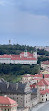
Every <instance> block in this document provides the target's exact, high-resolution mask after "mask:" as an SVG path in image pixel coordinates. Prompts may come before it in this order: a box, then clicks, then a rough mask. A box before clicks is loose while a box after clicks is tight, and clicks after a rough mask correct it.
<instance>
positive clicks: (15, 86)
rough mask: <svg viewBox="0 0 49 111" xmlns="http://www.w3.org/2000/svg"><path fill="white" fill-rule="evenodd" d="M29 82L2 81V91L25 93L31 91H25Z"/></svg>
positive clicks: (0, 83) (0, 89)
mask: <svg viewBox="0 0 49 111" xmlns="http://www.w3.org/2000/svg"><path fill="white" fill-rule="evenodd" d="M26 84H27V83H24V84H22V83H21V82H20V83H10V82H6V81H0V93H5V94H8V93H11V94H24V93H30V91H27V92H25V90H24V89H25V87H26Z"/></svg>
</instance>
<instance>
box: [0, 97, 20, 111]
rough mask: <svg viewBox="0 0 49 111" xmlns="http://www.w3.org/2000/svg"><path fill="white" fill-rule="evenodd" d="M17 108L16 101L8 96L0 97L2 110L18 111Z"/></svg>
mask: <svg viewBox="0 0 49 111" xmlns="http://www.w3.org/2000/svg"><path fill="white" fill-rule="evenodd" d="M17 106H18V104H17V103H16V101H14V100H12V99H10V98H9V97H7V96H0V109H1V110H2V111H17Z"/></svg>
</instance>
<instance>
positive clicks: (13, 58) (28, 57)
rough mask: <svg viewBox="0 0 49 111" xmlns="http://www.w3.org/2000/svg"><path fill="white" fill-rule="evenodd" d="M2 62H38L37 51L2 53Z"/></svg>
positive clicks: (0, 57) (0, 58) (0, 56)
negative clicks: (18, 53) (14, 53)
mask: <svg viewBox="0 0 49 111" xmlns="http://www.w3.org/2000/svg"><path fill="white" fill-rule="evenodd" d="M0 63H2V64H4V63H5V64H10V63H11V64H37V52H34V53H33V54H31V53H29V52H27V51H26V52H22V53H20V55H7V54H4V55H0Z"/></svg>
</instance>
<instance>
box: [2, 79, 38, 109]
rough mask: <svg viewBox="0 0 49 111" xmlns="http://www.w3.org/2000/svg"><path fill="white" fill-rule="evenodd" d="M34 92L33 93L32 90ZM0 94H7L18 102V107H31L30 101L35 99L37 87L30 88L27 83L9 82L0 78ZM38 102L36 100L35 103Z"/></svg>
mask: <svg viewBox="0 0 49 111" xmlns="http://www.w3.org/2000/svg"><path fill="white" fill-rule="evenodd" d="M34 91H35V93H36V94H35V93H34V94H33V92H34ZM0 95H7V96H8V97H11V98H12V99H14V100H15V101H17V103H18V107H25V108H26V107H28V108H30V107H32V106H33V105H32V101H33V99H34V98H35V99H36V100H37V95H38V94H37V89H36V90H35V89H34V90H33V89H31V88H30V85H29V83H9V82H6V81H4V80H0ZM37 103H38V100H37V102H36V104H37Z"/></svg>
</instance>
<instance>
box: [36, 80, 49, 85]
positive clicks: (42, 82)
mask: <svg viewBox="0 0 49 111" xmlns="http://www.w3.org/2000/svg"><path fill="white" fill-rule="evenodd" d="M45 85H46V86H49V81H48V80H46V79H42V80H41V81H40V82H38V83H37V86H45Z"/></svg>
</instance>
